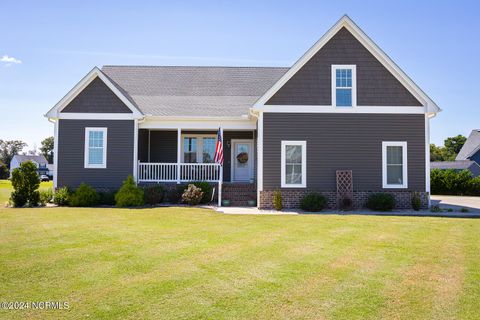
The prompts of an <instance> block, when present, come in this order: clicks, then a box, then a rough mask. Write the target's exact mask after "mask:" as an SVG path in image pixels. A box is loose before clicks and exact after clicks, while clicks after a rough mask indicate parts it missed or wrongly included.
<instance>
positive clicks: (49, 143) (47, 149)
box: [40, 137, 54, 163]
mask: <svg viewBox="0 0 480 320" xmlns="http://www.w3.org/2000/svg"><path fill="white" fill-rule="evenodd" d="M53 142H54V141H53V137H48V138H45V139H43V140H42V146H41V147H40V152H41V153H42V154H43V156H44V157H45V159H47V161H48V163H53Z"/></svg>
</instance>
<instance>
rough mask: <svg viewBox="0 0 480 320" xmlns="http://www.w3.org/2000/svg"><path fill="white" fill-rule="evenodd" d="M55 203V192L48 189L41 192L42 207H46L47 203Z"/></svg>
mask: <svg viewBox="0 0 480 320" xmlns="http://www.w3.org/2000/svg"><path fill="white" fill-rule="evenodd" d="M52 201H53V190H52V189H46V190H41V191H40V201H39V202H40V205H42V206H44V205H46V204H47V203H51V202H52Z"/></svg>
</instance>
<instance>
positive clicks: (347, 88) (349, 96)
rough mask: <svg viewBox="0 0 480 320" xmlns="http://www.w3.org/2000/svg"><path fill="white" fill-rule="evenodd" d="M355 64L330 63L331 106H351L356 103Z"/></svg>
mask: <svg viewBox="0 0 480 320" xmlns="http://www.w3.org/2000/svg"><path fill="white" fill-rule="evenodd" d="M356 73H357V72H356V66H355V65H332V106H335V107H353V106H355V105H356V104H357V75H356Z"/></svg>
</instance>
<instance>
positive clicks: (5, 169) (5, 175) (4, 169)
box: [0, 161, 10, 179]
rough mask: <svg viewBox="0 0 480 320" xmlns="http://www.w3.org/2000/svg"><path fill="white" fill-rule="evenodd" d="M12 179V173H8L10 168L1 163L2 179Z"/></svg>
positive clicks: (0, 175) (0, 174) (0, 173)
mask: <svg viewBox="0 0 480 320" xmlns="http://www.w3.org/2000/svg"><path fill="white" fill-rule="evenodd" d="M9 177H10V171H8V167H7V166H6V165H5V163H3V162H2V161H0V179H8V178H9Z"/></svg>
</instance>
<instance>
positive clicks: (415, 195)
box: [412, 192, 422, 211]
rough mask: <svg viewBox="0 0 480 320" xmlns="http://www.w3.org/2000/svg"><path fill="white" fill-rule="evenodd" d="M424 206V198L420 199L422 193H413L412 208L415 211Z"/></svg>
mask: <svg viewBox="0 0 480 320" xmlns="http://www.w3.org/2000/svg"><path fill="white" fill-rule="evenodd" d="M421 207H422V199H420V195H419V194H418V193H417V192H414V193H413V195H412V208H413V210H415V211H418V210H420V208H421Z"/></svg>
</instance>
